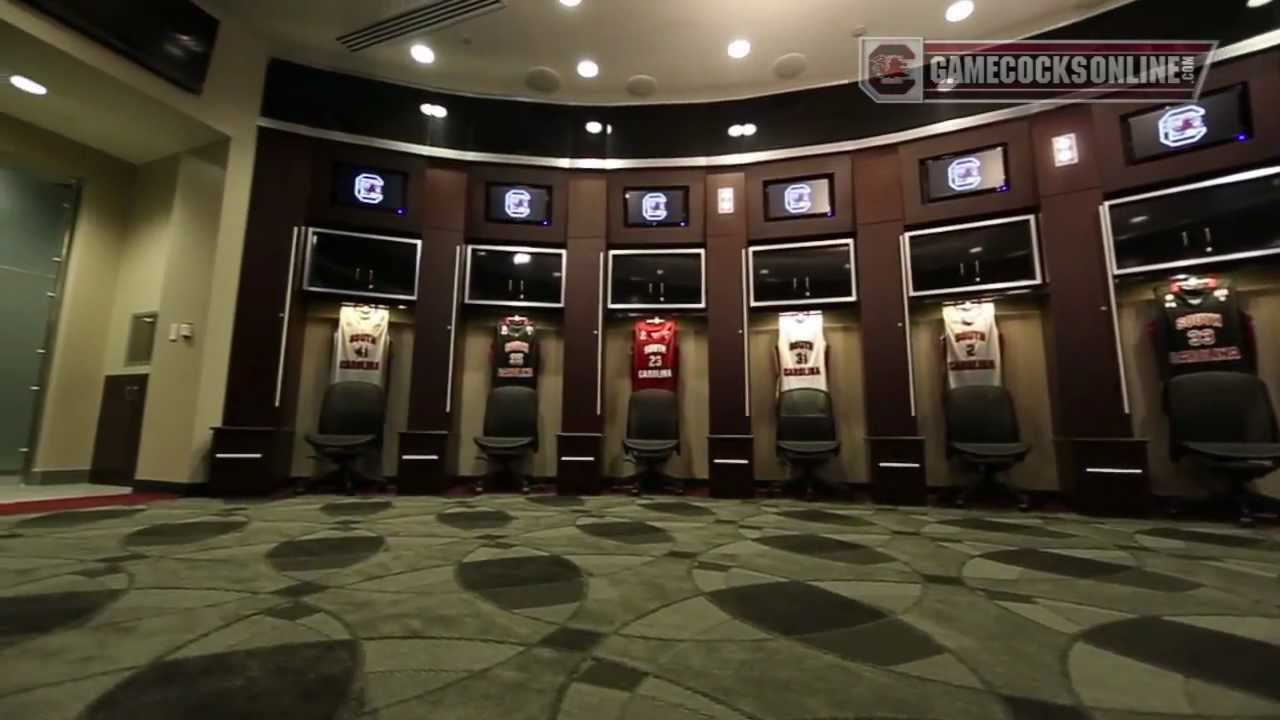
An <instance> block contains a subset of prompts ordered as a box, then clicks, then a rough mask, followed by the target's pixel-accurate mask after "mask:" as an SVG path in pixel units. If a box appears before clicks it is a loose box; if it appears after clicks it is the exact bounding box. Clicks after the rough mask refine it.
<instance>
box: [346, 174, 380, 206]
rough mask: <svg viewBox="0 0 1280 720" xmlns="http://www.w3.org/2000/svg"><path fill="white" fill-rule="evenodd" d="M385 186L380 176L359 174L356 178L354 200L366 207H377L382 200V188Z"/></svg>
mask: <svg viewBox="0 0 1280 720" xmlns="http://www.w3.org/2000/svg"><path fill="white" fill-rule="evenodd" d="M386 184H387V183H386V181H385V180H383V179H382V176H381V175H374V174H373V173H360V174H359V175H357V176H356V186H355V190H354V193H355V196H356V199H357V200H359V201H360V202H362V203H365V204H367V205H377V204H379V203H381V202H382V200H383V194H382V188H383V186H384V185H386Z"/></svg>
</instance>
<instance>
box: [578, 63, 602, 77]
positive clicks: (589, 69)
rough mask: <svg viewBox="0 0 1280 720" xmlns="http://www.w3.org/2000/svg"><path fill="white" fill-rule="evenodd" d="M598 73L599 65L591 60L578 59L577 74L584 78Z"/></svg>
mask: <svg viewBox="0 0 1280 720" xmlns="http://www.w3.org/2000/svg"><path fill="white" fill-rule="evenodd" d="M599 74H600V66H599V65H597V64H595V61H593V60H579V61H578V75H579V76H580V77H584V78H593V77H595V76H597V75H599Z"/></svg>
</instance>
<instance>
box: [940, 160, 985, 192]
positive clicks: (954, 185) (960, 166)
mask: <svg viewBox="0 0 1280 720" xmlns="http://www.w3.org/2000/svg"><path fill="white" fill-rule="evenodd" d="M981 184H982V161H981V160H979V159H978V158H976V157H962V158H960V159H958V160H955V161H953V162H952V163H951V164H950V165H948V166H947V185H950V186H951V189H952V190H955V191H957V192H964V191H966V190H972V189H974V188H976V187H978V186H979V185H981Z"/></svg>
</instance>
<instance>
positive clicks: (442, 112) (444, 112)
mask: <svg viewBox="0 0 1280 720" xmlns="http://www.w3.org/2000/svg"><path fill="white" fill-rule="evenodd" d="M418 109H419V110H421V111H422V114H423V115H426V116H427V117H433V118H445V117H448V116H449V110H448V108H446V107H445V106H443V105H433V104H431V103H423V104H422V105H421V106H419V107H418Z"/></svg>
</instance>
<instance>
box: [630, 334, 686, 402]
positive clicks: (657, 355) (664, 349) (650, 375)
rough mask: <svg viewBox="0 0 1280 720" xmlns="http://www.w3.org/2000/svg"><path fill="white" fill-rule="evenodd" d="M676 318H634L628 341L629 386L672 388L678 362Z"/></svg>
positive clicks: (675, 382)
mask: <svg viewBox="0 0 1280 720" xmlns="http://www.w3.org/2000/svg"><path fill="white" fill-rule="evenodd" d="M676 329H677V328H676V321H675V320H658V321H657V322H653V318H650V319H649V320H637V321H636V324H635V327H634V335H633V337H632V339H631V342H632V345H631V347H632V362H631V366H632V375H631V389H632V390H646V389H658V390H670V391H671V392H675V391H676V387H677V373H676V371H677V369H678V368H679V365H680V355H679V346H678V345H677V344H676Z"/></svg>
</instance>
